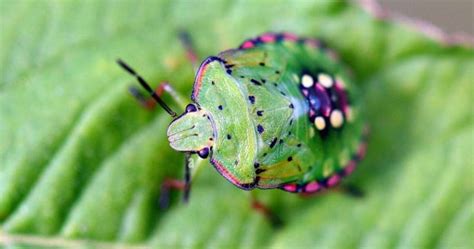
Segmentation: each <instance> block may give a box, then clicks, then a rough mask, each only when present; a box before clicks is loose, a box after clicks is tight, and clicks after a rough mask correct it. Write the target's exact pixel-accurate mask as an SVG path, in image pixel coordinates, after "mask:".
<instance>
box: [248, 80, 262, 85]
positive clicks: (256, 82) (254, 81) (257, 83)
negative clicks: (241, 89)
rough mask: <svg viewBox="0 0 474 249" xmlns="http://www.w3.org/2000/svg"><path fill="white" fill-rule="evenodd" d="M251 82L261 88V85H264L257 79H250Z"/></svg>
mask: <svg viewBox="0 0 474 249" xmlns="http://www.w3.org/2000/svg"><path fill="white" fill-rule="evenodd" d="M250 82H252V83H254V84H255V85H257V86H261V85H262V83H260V82H259V81H258V80H256V79H250Z"/></svg>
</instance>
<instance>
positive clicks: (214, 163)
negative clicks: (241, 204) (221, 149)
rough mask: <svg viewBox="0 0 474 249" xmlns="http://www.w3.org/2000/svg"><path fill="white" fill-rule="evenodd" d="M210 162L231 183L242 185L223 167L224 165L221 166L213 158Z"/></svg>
mask: <svg viewBox="0 0 474 249" xmlns="http://www.w3.org/2000/svg"><path fill="white" fill-rule="evenodd" d="M211 163H212V165H214V166H215V167H216V169H217V171H219V172H220V173H221V174H222V176H224V177H225V178H226V179H227V180H229V181H230V182H231V183H232V184H234V185H237V186H239V185H242V184H241V183H240V182H239V180H238V179H236V178H235V177H234V176H233V175H232V174H231V173H230V172H229V171H228V170H227V169H226V168H224V166H222V164H221V163H220V162H219V161H217V160H215V159H211Z"/></svg>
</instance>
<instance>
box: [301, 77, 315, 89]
mask: <svg viewBox="0 0 474 249" xmlns="http://www.w3.org/2000/svg"><path fill="white" fill-rule="evenodd" d="M301 84H302V85H303V87H305V88H310V87H312V86H313V84H314V80H313V77H311V76H310V75H307V74H304V75H303V77H301Z"/></svg>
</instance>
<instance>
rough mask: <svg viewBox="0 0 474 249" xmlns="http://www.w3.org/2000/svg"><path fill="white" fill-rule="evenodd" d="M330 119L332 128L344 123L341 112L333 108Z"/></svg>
mask: <svg viewBox="0 0 474 249" xmlns="http://www.w3.org/2000/svg"><path fill="white" fill-rule="evenodd" d="M329 120H330V121H331V125H332V126H333V127H334V128H339V127H341V126H342V123H344V116H342V112H341V111H339V110H334V111H332V112H331V117H330V118H329Z"/></svg>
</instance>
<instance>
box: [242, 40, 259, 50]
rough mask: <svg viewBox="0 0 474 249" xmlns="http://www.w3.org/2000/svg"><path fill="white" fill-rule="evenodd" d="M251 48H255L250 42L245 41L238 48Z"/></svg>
mask: <svg viewBox="0 0 474 249" xmlns="http://www.w3.org/2000/svg"><path fill="white" fill-rule="evenodd" d="M253 46H255V44H254V43H253V42H252V41H245V42H244V43H243V44H242V46H240V47H241V48H243V49H247V48H252V47H253Z"/></svg>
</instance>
